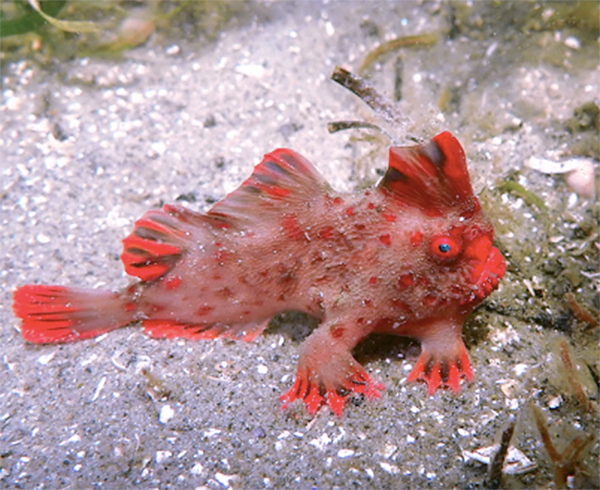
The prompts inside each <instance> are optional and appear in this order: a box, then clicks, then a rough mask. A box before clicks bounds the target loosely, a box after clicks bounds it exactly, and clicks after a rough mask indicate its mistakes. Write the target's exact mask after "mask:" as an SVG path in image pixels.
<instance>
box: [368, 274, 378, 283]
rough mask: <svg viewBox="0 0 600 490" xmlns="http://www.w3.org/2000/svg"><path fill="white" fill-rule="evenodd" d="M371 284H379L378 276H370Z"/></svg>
mask: <svg viewBox="0 0 600 490" xmlns="http://www.w3.org/2000/svg"><path fill="white" fill-rule="evenodd" d="M369 284H373V285H375V284H377V278H376V277H375V276H373V277H371V278H369Z"/></svg>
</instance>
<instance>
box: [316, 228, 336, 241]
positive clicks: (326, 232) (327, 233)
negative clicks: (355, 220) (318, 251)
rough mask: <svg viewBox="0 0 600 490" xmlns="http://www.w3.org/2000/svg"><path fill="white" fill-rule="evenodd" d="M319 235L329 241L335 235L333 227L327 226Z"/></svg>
mask: <svg viewBox="0 0 600 490" xmlns="http://www.w3.org/2000/svg"><path fill="white" fill-rule="evenodd" d="M318 234H319V237H320V238H322V239H323V240H329V239H330V238H331V236H332V235H333V226H326V227H325V228H322V229H321V230H319V233H318Z"/></svg>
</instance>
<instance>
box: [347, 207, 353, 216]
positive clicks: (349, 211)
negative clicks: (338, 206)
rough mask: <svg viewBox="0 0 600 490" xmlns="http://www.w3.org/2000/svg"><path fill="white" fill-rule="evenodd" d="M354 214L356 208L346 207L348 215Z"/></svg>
mask: <svg viewBox="0 0 600 490" xmlns="http://www.w3.org/2000/svg"><path fill="white" fill-rule="evenodd" d="M353 214H354V208H348V209H346V215H347V216H348V217H350V216H352V215H353Z"/></svg>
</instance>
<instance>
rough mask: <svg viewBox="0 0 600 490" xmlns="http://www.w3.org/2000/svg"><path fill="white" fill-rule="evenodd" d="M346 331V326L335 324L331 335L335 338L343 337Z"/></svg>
mask: <svg viewBox="0 0 600 490" xmlns="http://www.w3.org/2000/svg"><path fill="white" fill-rule="evenodd" d="M345 331H346V330H345V329H344V327H336V326H333V327H331V336H332V337H333V338H334V339H339V338H342V337H343V336H344V332H345Z"/></svg>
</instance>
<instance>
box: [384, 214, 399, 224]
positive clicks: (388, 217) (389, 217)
mask: <svg viewBox="0 0 600 490" xmlns="http://www.w3.org/2000/svg"><path fill="white" fill-rule="evenodd" d="M381 216H383V217H384V219H385V220H386V221H389V222H390V223H393V222H394V221H396V215H395V214H391V213H381Z"/></svg>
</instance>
